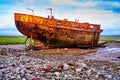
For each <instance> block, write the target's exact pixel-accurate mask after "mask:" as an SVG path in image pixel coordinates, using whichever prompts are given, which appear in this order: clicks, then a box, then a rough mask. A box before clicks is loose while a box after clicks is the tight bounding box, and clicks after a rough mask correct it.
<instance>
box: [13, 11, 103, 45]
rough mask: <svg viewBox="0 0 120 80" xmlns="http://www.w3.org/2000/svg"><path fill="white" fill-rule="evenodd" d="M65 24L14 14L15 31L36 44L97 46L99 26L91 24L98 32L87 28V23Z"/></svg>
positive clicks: (54, 20) (53, 20) (60, 21)
mask: <svg viewBox="0 0 120 80" xmlns="http://www.w3.org/2000/svg"><path fill="white" fill-rule="evenodd" d="M58 22H59V23H61V24H58ZM63 22H64V24H63ZM65 22H66V23H65ZM67 22H69V21H62V20H56V19H48V18H43V17H38V16H32V15H27V14H19V13H15V24H16V27H17V29H18V30H19V31H20V32H21V33H22V34H23V35H25V36H27V37H28V38H31V37H32V39H33V40H34V42H36V43H38V42H42V43H44V45H46V46H49V47H93V46H95V45H97V43H98V41H99V37H100V33H101V32H102V30H100V29H99V25H93V24H91V25H93V26H97V27H96V28H95V29H97V28H98V30H95V29H93V28H91V27H89V26H90V24H89V23H77V22H69V24H70V23H71V25H69V24H67ZM73 24H74V25H73ZM76 26H77V27H76ZM81 26H82V27H81ZM84 26H85V27H84ZM86 26H87V28H88V29H87V28H86ZM34 45H35V44H34ZM38 45H39V44H38Z"/></svg>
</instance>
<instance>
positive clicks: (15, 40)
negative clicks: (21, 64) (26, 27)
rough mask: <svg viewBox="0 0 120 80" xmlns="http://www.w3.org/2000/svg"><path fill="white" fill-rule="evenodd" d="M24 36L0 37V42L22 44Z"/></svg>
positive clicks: (3, 43)
mask: <svg viewBox="0 0 120 80" xmlns="http://www.w3.org/2000/svg"><path fill="white" fill-rule="evenodd" d="M24 43H25V38H17V37H15V38H14V37H8V38H6V37H0V44H2V45H6V44H24Z"/></svg>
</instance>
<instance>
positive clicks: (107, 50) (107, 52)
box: [97, 47, 120, 54]
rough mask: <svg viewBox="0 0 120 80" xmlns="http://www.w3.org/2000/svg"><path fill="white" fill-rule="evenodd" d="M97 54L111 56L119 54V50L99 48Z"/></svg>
mask: <svg viewBox="0 0 120 80" xmlns="http://www.w3.org/2000/svg"><path fill="white" fill-rule="evenodd" d="M97 53H104V54H111V53H120V48H109V47H106V48H100V49H98V51H97Z"/></svg>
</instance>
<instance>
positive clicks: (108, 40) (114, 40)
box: [101, 38, 120, 42]
mask: <svg viewBox="0 0 120 80" xmlns="http://www.w3.org/2000/svg"><path fill="white" fill-rule="evenodd" d="M101 41H105V42H120V41H118V40H116V39H114V38H102V39H101Z"/></svg>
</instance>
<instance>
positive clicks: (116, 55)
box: [0, 43, 120, 80]
mask: <svg viewBox="0 0 120 80" xmlns="http://www.w3.org/2000/svg"><path fill="white" fill-rule="evenodd" d="M0 79H1V80H5V79H6V80H120V43H107V44H105V47H99V48H94V49H79V48H74V49H73V48H72V49H70V48H62V49H61V48H57V49H41V50H39V51H34V50H30V51H26V50H24V45H0Z"/></svg>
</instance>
